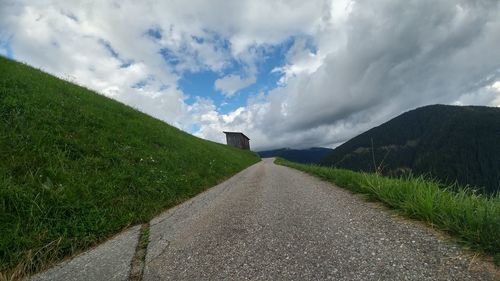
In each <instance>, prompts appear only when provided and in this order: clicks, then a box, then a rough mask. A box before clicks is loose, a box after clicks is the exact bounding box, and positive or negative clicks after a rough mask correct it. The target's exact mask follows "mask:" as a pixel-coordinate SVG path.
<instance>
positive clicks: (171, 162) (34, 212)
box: [0, 57, 259, 280]
mask: <svg viewBox="0 0 500 281" xmlns="http://www.w3.org/2000/svg"><path fill="white" fill-rule="evenodd" d="M0 73H1V75H0V280H1V279H8V278H14V279H17V278H20V277H22V276H25V275H26V274H30V273H33V272H37V271H39V270H42V269H44V268H46V267H48V266H49V265H51V264H53V263H54V262H57V261H60V260H62V259H63V258H65V257H68V256H71V255H73V254H76V253H79V252H81V251H83V250H85V249H88V248H89V247H92V246H94V245H96V244H98V243H99V242H101V241H103V240H105V239H107V238H109V237H110V236H112V235H113V234H115V233H117V232H120V231H121V230H123V229H125V228H127V227H129V226H131V225H135V224H140V223H145V222H148V221H149V220H150V219H151V218H152V217H154V216H155V215H157V214H159V213H160V212H161V211H162V210H165V209H166V208H169V207H171V206H174V205H176V204H178V203H180V202H182V201H184V200H186V199H187V198H190V197H192V196H194V195H196V194H197V193H199V192H201V191H203V190H205V189H206V188H208V187H210V186H213V185H215V184H217V183H218V182H221V181H222V180H224V179H226V178H228V177H230V176H232V175H233V174H235V173H237V172H238V171H240V170H242V169H244V168H246V167H248V166H249V165H251V164H253V163H256V162H257V161H259V157H258V156H257V155H256V154H254V153H252V152H248V151H242V150H239V149H236V148H232V147H228V146H225V145H221V144H217V143H214V142H210V141H205V140H202V139H199V138H196V137H194V136H192V135H190V134H187V133H185V132H183V131H181V130H178V129H176V128H174V127H172V126H169V125H167V124H165V123H164V122H162V121H160V120H157V119H154V118H152V117H150V116H148V115H146V114H143V113H140V112H138V111H137V110H134V109H133V108H130V107H128V106H125V105H123V104H121V103H119V102H116V101H114V100H111V99H108V98H106V97H104V96H102V95H99V94H97V93H95V92H92V91H90V90H88V89H85V88H83V87H80V86H77V85H74V84H72V83H70V82H67V81H64V80H61V79H58V78H56V77H53V76H51V75H49V74H47V73H44V72H43V71H40V70H37V69H34V68H32V67H29V66H26V65H24V64H21V63H18V62H14V61H12V60H9V59H6V58H3V57H0ZM221 133H222V132H221Z"/></svg>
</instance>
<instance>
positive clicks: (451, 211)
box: [276, 159, 500, 259]
mask: <svg viewBox="0 0 500 281" xmlns="http://www.w3.org/2000/svg"><path fill="white" fill-rule="evenodd" d="M276 163H277V164H281V165H285V166H288V167H291V168H295V169H298V170H302V171H305V172H307V173H309V174H312V175H316V176H319V177H320V178H322V179H324V180H327V181H330V182H333V183H335V184H336V185H337V186H339V187H343V188H346V189H349V190H351V191H354V192H358V193H362V194H366V195H367V196H368V197H370V198H372V199H376V200H379V201H381V202H383V203H384V204H385V205H387V206H389V207H391V208H394V209H396V210H398V211H399V212H400V213H401V214H403V215H405V216H407V217H409V218H414V219H419V220H422V221H425V222H427V223H429V224H431V225H433V226H434V227H436V228H438V229H441V230H443V231H445V232H447V233H449V234H451V235H452V236H454V237H456V238H458V239H459V241H461V242H463V243H466V244H467V245H468V246H470V247H471V248H473V249H475V250H480V251H485V252H487V253H489V254H492V255H494V256H495V258H496V259H497V258H498V256H499V255H500V194H495V195H491V196H485V195H477V194H475V193H473V192H472V191H470V190H467V189H460V188H458V189H457V187H443V186H441V185H440V184H439V183H437V182H435V181H432V180H427V179H425V178H423V177H405V178H399V179H397V178H396V179H395V178H386V177H382V176H379V175H377V174H367V173H358V172H353V171H349V170H342V169H335V168H329V167H321V166H315V165H303V164H298V163H293V162H289V161H287V160H284V159H277V160H276Z"/></svg>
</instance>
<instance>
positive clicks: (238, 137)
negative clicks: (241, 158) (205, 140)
mask: <svg viewBox="0 0 500 281" xmlns="http://www.w3.org/2000/svg"><path fill="white" fill-rule="evenodd" d="M223 133H224V134H226V141H227V145H230V146H234V147H238V148H241V149H246V150H250V139H249V138H248V137H247V136H245V134H243V133H240V132H223Z"/></svg>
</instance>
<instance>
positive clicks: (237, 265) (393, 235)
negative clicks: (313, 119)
mask: <svg viewBox="0 0 500 281" xmlns="http://www.w3.org/2000/svg"><path fill="white" fill-rule="evenodd" d="M272 161H273V160H272V159H265V160H263V161H262V162H260V163H258V164H256V165H254V166H252V167H250V168H248V169H246V170H245V171H243V172H241V173H239V174H238V175H236V176H235V177H233V178H231V179H230V180H228V181H226V182H224V183H223V184H220V185H218V186H216V187H214V188H212V189H210V190H209V191H207V192H205V193H203V194H201V195H199V196H197V197H195V198H194V199H192V200H190V201H188V202H186V203H184V204H182V205H180V206H178V207H176V208H173V209H171V210H169V211H168V212H166V213H164V214H163V215H161V216H159V217H158V218H156V219H154V220H153V221H151V223H150V231H151V235H150V242H149V245H148V248H147V254H146V260H145V267H144V276H143V280H494V279H495V277H494V276H492V275H490V274H492V273H491V272H489V271H487V270H484V269H482V268H477V263H476V262H473V261H471V257H470V256H469V255H466V254H463V253H462V252H461V251H460V250H459V248H458V247H457V246H455V245H453V244H452V243H450V242H443V241H441V240H440V239H438V238H437V236H436V234H435V233H434V232H433V231H432V230H430V229H428V228H427V227H424V226H422V225H420V224H417V223H413V222H408V221H405V220H402V219H400V218H397V217H396V216H394V215H391V213H390V212H389V211H387V210H384V209H383V208H380V207H379V208H377V207H376V206H374V204H370V203H367V202H366V201H364V200H362V199H360V198H359V196H356V195H352V194H351V193H349V192H347V191H345V190H343V189H340V188H338V187H334V186H332V185H331V184H329V183H326V182H323V181H321V180H319V179H317V178H315V177H312V176H309V175H306V174H305V173H302V172H299V171H296V170H293V169H290V168H287V167H282V166H277V165H275V164H273V162H272ZM497 277H498V276H497Z"/></svg>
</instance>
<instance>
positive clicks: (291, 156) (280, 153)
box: [257, 147, 332, 164]
mask: <svg viewBox="0 0 500 281" xmlns="http://www.w3.org/2000/svg"><path fill="white" fill-rule="evenodd" d="M331 152H332V149H330V148H324V147H312V148H309V149H290V148H281V149H275V150H266V151H260V152H257V153H258V154H259V156H260V157H262V158H269V157H281V158H283V159H286V160H289V161H293V162H297V163H303V164H313V163H319V162H320V161H321V160H322V159H323V158H324V157H325V156H326V155H328V154H329V153H331Z"/></svg>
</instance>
